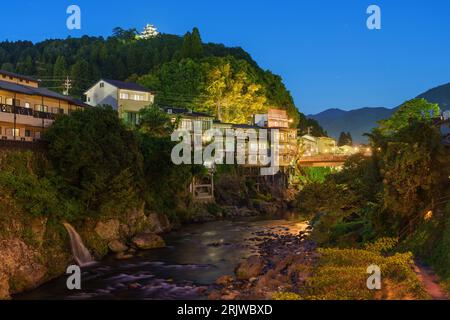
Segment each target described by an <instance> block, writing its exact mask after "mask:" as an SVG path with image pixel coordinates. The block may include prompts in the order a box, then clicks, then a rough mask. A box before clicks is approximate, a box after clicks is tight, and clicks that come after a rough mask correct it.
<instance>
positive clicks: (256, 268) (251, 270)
mask: <svg viewBox="0 0 450 320" xmlns="http://www.w3.org/2000/svg"><path fill="white" fill-rule="evenodd" d="M264 265H265V263H264V259H263V258H262V257H260V256H251V257H249V258H248V259H247V260H245V261H244V262H242V263H241V264H239V265H238V267H237V268H236V270H235V273H236V279H238V280H249V279H251V278H254V277H257V276H259V275H261V273H262V272H263V269H264Z"/></svg>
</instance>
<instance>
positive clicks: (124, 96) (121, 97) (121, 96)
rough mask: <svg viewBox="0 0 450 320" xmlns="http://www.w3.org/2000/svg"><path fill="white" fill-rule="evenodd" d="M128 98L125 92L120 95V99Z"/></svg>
mask: <svg viewBox="0 0 450 320" xmlns="http://www.w3.org/2000/svg"><path fill="white" fill-rule="evenodd" d="M129 98H130V96H129V94H128V93H126V92H121V93H120V99H124V100H128V99H129Z"/></svg>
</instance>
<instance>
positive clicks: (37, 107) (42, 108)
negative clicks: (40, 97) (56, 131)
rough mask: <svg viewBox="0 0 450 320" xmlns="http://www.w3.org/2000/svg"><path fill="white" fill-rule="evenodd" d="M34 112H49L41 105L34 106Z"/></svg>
mask: <svg viewBox="0 0 450 320" xmlns="http://www.w3.org/2000/svg"><path fill="white" fill-rule="evenodd" d="M34 110H36V111H39V112H48V107H47V106H44V105H41V104H37V105H35V106H34Z"/></svg>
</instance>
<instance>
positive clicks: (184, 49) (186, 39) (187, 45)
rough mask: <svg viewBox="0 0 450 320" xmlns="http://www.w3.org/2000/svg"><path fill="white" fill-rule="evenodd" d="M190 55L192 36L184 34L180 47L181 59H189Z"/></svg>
mask: <svg viewBox="0 0 450 320" xmlns="http://www.w3.org/2000/svg"><path fill="white" fill-rule="evenodd" d="M191 55H192V34H191V33H190V32H186V34H185V35H184V36H183V45H182V46H181V57H182V58H190V57H191Z"/></svg>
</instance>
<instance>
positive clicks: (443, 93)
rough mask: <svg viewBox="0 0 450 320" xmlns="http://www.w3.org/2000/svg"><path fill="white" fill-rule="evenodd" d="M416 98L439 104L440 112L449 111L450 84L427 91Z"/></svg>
mask: <svg viewBox="0 0 450 320" xmlns="http://www.w3.org/2000/svg"><path fill="white" fill-rule="evenodd" d="M417 98H424V99H425V100H427V101H428V102H432V103H437V104H439V106H440V107H441V109H442V111H445V110H450V82H449V83H447V84H444V85H442V86H439V87H436V88H433V89H431V90H428V91H427V92H425V93H422V94H421V95H419V96H418V97H417Z"/></svg>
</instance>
